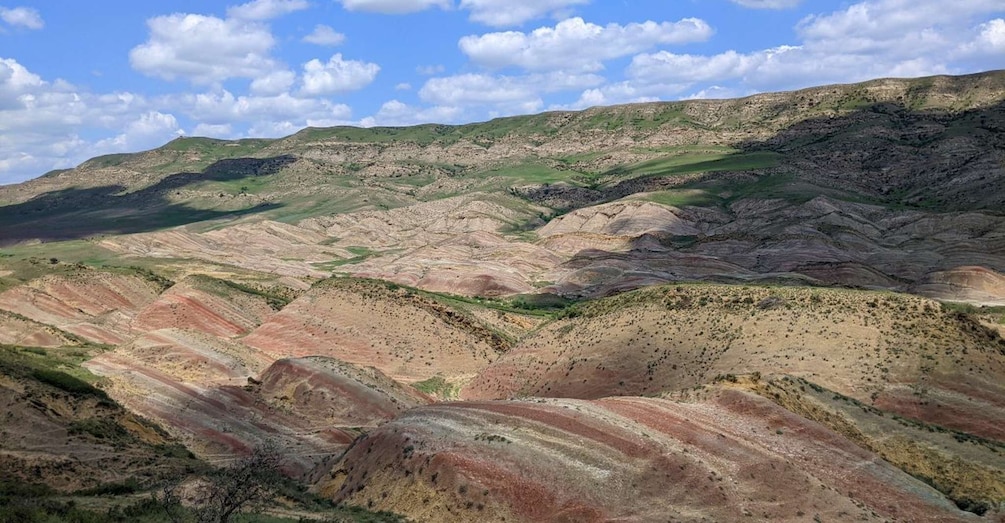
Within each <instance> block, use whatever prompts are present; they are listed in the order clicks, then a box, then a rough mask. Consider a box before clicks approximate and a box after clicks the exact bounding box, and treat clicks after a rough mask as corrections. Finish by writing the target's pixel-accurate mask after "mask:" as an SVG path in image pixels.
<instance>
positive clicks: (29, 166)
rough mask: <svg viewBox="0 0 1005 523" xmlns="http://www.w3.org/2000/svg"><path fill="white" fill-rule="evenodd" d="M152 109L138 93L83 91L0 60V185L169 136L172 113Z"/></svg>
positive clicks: (10, 62) (13, 62) (21, 66)
mask: <svg viewBox="0 0 1005 523" xmlns="http://www.w3.org/2000/svg"><path fill="white" fill-rule="evenodd" d="M151 111H153V109H152V108H151V104H150V102H149V100H148V99H146V98H145V97H143V96H140V95H136V94H133V93H107V94H92V93H88V92H86V91H84V90H81V89H80V88H78V87H76V86H74V85H72V84H70V83H68V82H65V81H62V80H52V81H47V80H45V79H43V78H42V77H41V76H39V75H38V74H35V73H33V72H31V71H29V70H28V69H27V68H25V67H24V66H23V65H21V64H20V63H18V62H17V61H16V60H14V59H12V58H0V183H13V182H18V181H22V180H26V179H28V178H32V177H35V176H38V175H40V174H43V173H45V172H46V171H49V170H52V169H57V168H65V167H70V166H72V165H76V164H78V163H80V162H82V161H83V160H85V159H87V158H90V157H92V156H94V155H96V154H102V153H106V152H121V151H124V150H131V149H127V148H130V147H143V146H146V145H147V144H149V143H150V142H149V141H145V140H144V137H148V138H150V137H152V136H154V135H157V134H158V133H159V132H161V131H165V130H166V131H165V132H164V133H163V134H161V136H168V137H169V136H171V133H172V132H173V131H174V130H176V129H177V126H176V125H175V126H174V128H173V129H168V127H170V125H166V124H170V120H171V118H173V116H172V115H171V114H170V113H169V112H151ZM175 123H177V122H175ZM112 132H113V133H115V134H114V135H113V138H111V139H106V140H104V141H102V140H98V141H93V140H87V139H84V138H82V137H81V136H83V135H94V134H105V135H108V134H111V133H112ZM150 139H153V138H150ZM99 142H101V143H99Z"/></svg>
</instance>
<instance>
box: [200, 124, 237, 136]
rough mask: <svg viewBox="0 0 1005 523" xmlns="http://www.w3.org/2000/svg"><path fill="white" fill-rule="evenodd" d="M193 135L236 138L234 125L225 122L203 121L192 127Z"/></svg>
mask: <svg viewBox="0 0 1005 523" xmlns="http://www.w3.org/2000/svg"><path fill="white" fill-rule="evenodd" d="M192 136H206V137H209V138H222V139H231V138H235V137H236V136H235V134H234V126H232V125H230V124H229V123H225V124H206V123H201V124H199V125H197V126H195V128H194V129H192Z"/></svg>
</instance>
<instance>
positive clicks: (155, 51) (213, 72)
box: [129, 4, 276, 84]
mask: <svg viewBox="0 0 1005 523" xmlns="http://www.w3.org/2000/svg"><path fill="white" fill-rule="evenodd" d="M246 5H248V4H246ZM147 25H148V26H149V29H150V37H149V39H148V40H147V42H146V43H143V44H141V45H139V46H137V47H135V48H133V50H132V51H130V53H129V61H130V63H131V64H132V66H133V68H134V69H136V70H137V71H140V72H142V73H144V74H146V75H149V76H154V77H157V78H163V79H165V80H175V79H177V78H184V79H188V80H190V81H192V82H193V83H196V84H212V83H217V82H221V81H223V80H226V79H228V78H256V77H259V76H264V75H267V74H269V73H270V72H272V71H273V70H274V69H275V68H276V62H275V61H274V60H273V59H272V58H271V57H270V56H269V51H270V49H272V47H273V45H275V40H274V39H273V37H272V33H271V31H269V29H268V27H266V26H265V25H262V24H260V23H254V22H246V21H242V20H236V19H220V18H216V17H213V16H203V15H196V14H178V13H176V14H172V15H166V16H158V17H155V18H151V19H150V20H147ZM209 50H211V51H209Z"/></svg>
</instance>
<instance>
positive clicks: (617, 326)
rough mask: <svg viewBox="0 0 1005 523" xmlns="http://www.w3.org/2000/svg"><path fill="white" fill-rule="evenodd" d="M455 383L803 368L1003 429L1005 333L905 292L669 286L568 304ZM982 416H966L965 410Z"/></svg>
mask: <svg viewBox="0 0 1005 523" xmlns="http://www.w3.org/2000/svg"><path fill="white" fill-rule="evenodd" d="M569 316H570V318H568V319H564V320H560V321H556V322H553V323H551V324H548V325H546V326H545V327H543V328H542V329H540V330H539V331H537V332H536V333H535V334H534V335H532V336H529V337H527V338H525V339H524V340H522V341H521V342H520V344H519V345H517V346H516V347H514V348H513V349H512V350H510V351H509V352H507V353H506V354H504V355H503V356H502V357H500V358H499V359H498V360H496V361H495V362H494V363H493V364H492V365H490V366H489V367H488V368H487V369H486V370H485V371H484V372H482V373H481V374H480V375H479V376H478V377H477V378H475V379H474V380H472V382H471V383H470V384H469V385H468V386H467V387H465V389H464V390H463V391H462V393H461V395H462V397H465V398H472V399H496V398H503V399H505V398H512V397H525V396H545V397H572V398H583V399H593V398H601V397H606V396H615V395H618V396H621V395H627V396H636V395H652V394H660V393H663V392H667V391H680V390H686V389H688V388H691V387H695V386H700V385H703V384H706V383H709V382H711V381H713V380H715V379H716V378H717V377H721V376H728V375H737V374H750V373H755V372H756V373H762V374H765V375H767V374H774V373H785V374H790V375H794V376H799V377H803V378H806V379H808V380H810V381H813V382H816V383H818V384H820V385H822V386H824V387H827V388H829V389H831V390H834V391H837V392H840V393H842V394H844V395H847V396H850V397H852V398H855V399H856V400H859V401H862V402H864V403H866V404H870V405H875V406H877V407H879V408H882V409H884V410H888V411H891V412H896V413H899V414H901V415H903V416H905V417H910V418H914V419H919V420H923V421H927V422H930V423H933V424H936V425H941V426H945V427H950V428H954V429H957V430H960V431H963V432H969V433H972V434H975V435H979V436H982V437H986V438H990V439H996V440H999V441H1002V440H1005V432H1003V431H1002V429H1001V425H1000V424H999V422H998V421H996V420H1000V419H1003V418H1005V401H1003V399H1002V398H1005V390H1003V383H1005V340H1003V339H1002V338H1001V337H1000V336H999V335H998V334H997V333H996V332H994V331H992V330H990V329H987V328H985V327H983V326H982V325H980V324H979V323H977V322H976V321H975V320H973V319H972V318H970V317H967V316H965V315H959V314H957V313H955V312H949V311H945V310H943V309H941V308H940V306H939V304H938V303H936V302H933V301H930V300H926V299H922V298H916V297H912V296H905V295H895V294H885V293H866V292H849V291H842V290H828V289H799V288H786V287H781V288H770V287H742V288H740V287H732V286H714V285H683V286H681V285H678V286H664V287H654V288H650V289H644V290H639V291H634V292H630V293H625V294H622V295H619V296H617V297H614V298H608V299H605V300H599V301H596V302H591V303H588V304H584V305H582V306H580V307H575V308H573V309H572V311H571V312H570V314H569ZM977 412H980V413H982V415H980V416H977V415H975V413H977Z"/></svg>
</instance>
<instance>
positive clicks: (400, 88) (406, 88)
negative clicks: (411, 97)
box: [394, 82, 412, 91]
mask: <svg viewBox="0 0 1005 523" xmlns="http://www.w3.org/2000/svg"><path fill="white" fill-rule="evenodd" d="M394 90H395V91H411V90H412V84H410V83H408V82H401V83H400V84H398V85H396V86H394Z"/></svg>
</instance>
